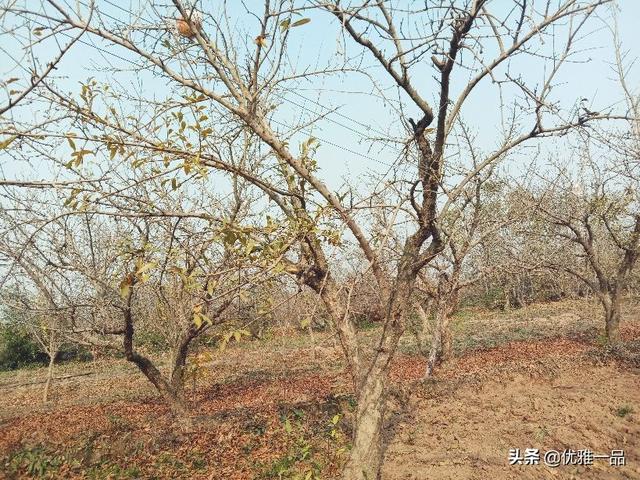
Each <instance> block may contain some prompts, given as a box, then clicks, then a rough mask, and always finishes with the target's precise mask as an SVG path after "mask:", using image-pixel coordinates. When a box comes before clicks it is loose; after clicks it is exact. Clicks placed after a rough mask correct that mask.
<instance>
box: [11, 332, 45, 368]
mask: <svg viewBox="0 0 640 480" xmlns="http://www.w3.org/2000/svg"><path fill="white" fill-rule="evenodd" d="M46 363H47V355H46V354H45V353H44V352H42V351H41V350H40V348H39V346H38V344H37V343H35V342H34V341H33V340H32V339H31V337H30V336H29V334H28V333H27V332H26V331H25V330H24V329H22V328H20V327H19V326H17V325H0V370H15V369H17V368H22V367H25V366H29V365H36V364H37V365H45V364H46Z"/></svg>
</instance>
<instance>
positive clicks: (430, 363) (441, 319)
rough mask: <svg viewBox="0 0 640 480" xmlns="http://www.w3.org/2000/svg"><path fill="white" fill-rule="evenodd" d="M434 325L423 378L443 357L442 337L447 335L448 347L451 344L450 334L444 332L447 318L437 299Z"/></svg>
mask: <svg viewBox="0 0 640 480" xmlns="http://www.w3.org/2000/svg"><path fill="white" fill-rule="evenodd" d="M434 311H435V316H436V325H435V327H434V329H433V335H432V336H431V349H430V351H429V357H428V358H427V367H426V370H425V372H424V376H425V378H429V377H430V376H431V375H432V374H433V370H434V369H435V367H436V365H437V364H438V363H440V361H441V360H442V357H443V348H444V343H445V342H444V337H445V336H448V337H449V340H448V343H449V348H450V345H451V339H450V334H446V333H445V330H447V329H448V319H447V318H446V317H447V315H446V310H445V308H443V304H442V301H440V300H439V301H437V302H436V306H435V309H434Z"/></svg>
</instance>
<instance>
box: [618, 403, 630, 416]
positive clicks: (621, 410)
mask: <svg viewBox="0 0 640 480" xmlns="http://www.w3.org/2000/svg"><path fill="white" fill-rule="evenodd" d="M631 413H633V407H631V405H621V406H619V407H618V408H616V411H615V414H616V416H618V417H620V418H624V417H626V416H627V415H629V414H631Z"/></svg>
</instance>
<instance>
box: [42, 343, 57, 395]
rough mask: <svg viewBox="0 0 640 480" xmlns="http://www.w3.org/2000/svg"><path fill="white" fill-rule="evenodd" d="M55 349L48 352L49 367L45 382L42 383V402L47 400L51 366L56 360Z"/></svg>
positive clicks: (51, 378) (51, 371)
mask: <svg viewBox="0 0 640 480" xmlns="http://www.w3.org/2000/svg"><path fill="white" fill-rule="evenodd" d="M57 354H58V352H57V351H55V352H52V353H50V354H49V368H48V369H47V382H46V383H45V385H44V393H43V395H42V400H43V401H44V403H47V402H48V401H49V390H50V388H51V382H52V381H53V366H54V364H55V361H56V355H57Z"/></svg>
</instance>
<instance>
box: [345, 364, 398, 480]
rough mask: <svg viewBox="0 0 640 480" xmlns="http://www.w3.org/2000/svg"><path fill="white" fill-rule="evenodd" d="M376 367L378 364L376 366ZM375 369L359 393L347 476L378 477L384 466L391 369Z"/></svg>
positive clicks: (357, 478) (349, 479)
mask: <svg viewBox="0 0 640 480" xmlns="http://www.w3.org/2000/svg"><path fill="white" fill-rule="evenodd" d="M374 368H375V367H374ZM377 370H379V371H371V372H370V374H369V375H368V376H367V378H366V379H365V383H364V384H363V385H362V388H361V390H360V392H359V395H358V409H357V414H356V421H355V426H354V435H353V447H352V448H351V451H350V453H349V460H348V462H347V464H346V466H345V469H344V471H343V477H342V478H343V479H344V480H378V479H379V478H380V469H381V467H382V456H383V442H382V424H383V421H384V413H385V406H386V390H385V387H384V385H385V383H386V381H387V372H386V371H382V370H380V369H379V368H378V369H377Z"/></svg>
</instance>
